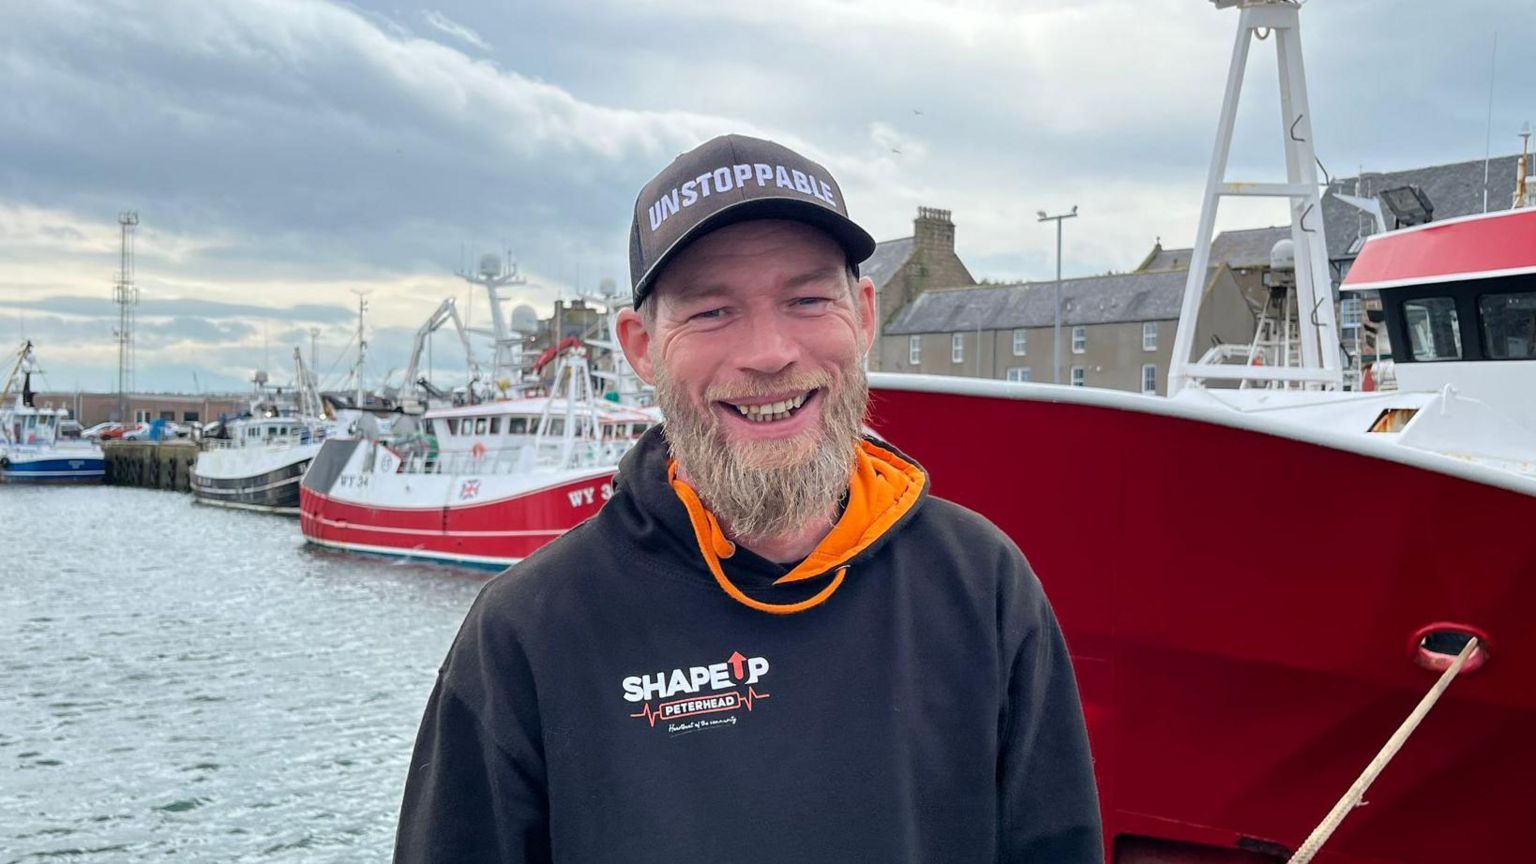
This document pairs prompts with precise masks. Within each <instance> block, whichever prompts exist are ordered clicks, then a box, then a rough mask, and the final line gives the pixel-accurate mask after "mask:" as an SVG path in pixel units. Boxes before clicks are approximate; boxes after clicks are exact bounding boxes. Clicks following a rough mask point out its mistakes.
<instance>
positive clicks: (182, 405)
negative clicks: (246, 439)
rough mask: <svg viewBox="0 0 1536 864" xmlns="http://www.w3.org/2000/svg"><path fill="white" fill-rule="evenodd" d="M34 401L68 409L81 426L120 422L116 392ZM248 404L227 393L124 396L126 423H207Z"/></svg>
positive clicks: (55, 395) (53, 395)
mask: <svg viewBox="0 0 1536 864" xmlns="http://www.w3.org/2000/svg"><path fill="white" fill-rule="evenodd" d="M34 401H35V404H36V405H37V406H38V407H39V408H41V407H44V406H52V407H54V408H67V409H69V412H70V416H71V417H73V418H75V420H77V421H79V423H80V425H82V426H95V425H96V424H97V423H105V422H107V421H108V420H119V421H120V420H121V419H122V418H120V417H118V410H117V405H118V402H117V394H116V393H39V394H37V396H36V397H35V400H34ZM250 403H251V400H250V397H249V396H238V395H230V394H220V395H196V394H185V393H133V394H131V395H129V397H128V414H127V415H126V416H127V418H128V419H127V421H126V422H128V423H136V422H148V421H151V420H172V421H175V422H177V423H209V422H211V421H214V420H217V419H219V416H220V415H221V414H222V415H235V414H239V413H240V412H242V411H245V410H247V409H248V408H250Z"/></svg>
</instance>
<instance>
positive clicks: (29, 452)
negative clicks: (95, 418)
mask: <svg viewBox="0 0 1536 864" xmlns="http://www.w3.org/2000/svg"><path fill="white" fill-rule="evenodd" d="M37 371H38V366H37V358H36V355H35V354H34V352H33V347H32V343H31V342H30V341H27V342H24V343H22V346H21V349H20V350H19V351H17V352H16V359H15V362H14V363H13V364H12V366H11V371H10V373H9V374H8V375H7V376H6V379H5V386H4V387H0V482H4V483H100V482H101V480H102V478H103V477H105V476H106V472H107V467H106V459H105V458H104V456H103V454H102V452H101V448H100V447H98V446H96V444H94V443H92V442H90V441H85V440H83V439H81V438H80V436H79V431H78V430H79V424H76V423H73V421H72V420H71V418H70V416H69V411H68V410H67V409H64V408H54V407H52V406H51V405H43V406H42V407H38V406H37V404H36V399H35V396H36V394H35V393H34V392H33V391H32V375H33V374H34V373H36V372H37ZM18 379H19V381H20V387H19V389H18V388H17V387H16V384H17V381H18ZM13 391H14V393H13Z"/></svg>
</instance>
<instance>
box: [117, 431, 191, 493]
mask: <svg viewBox="0 0 1536 864" xmlns="http://www.w3.org/2000/svg"><path fill="white" fill-rule="evenodd" d="M101 449H102V452H103V453H104V454H105V455H106V460H107V477H106V482H108V483H110V484H112V485H113V486H138V487H141V488H144V489H167V490H170V491H173V492H190V491H191V489H192V465H193V463H195V462H196V461H197V453H198V450H197V445H196V444H195V443H193V442H191V441H107V442H105V443H103V444H102V447H101Z"/></svg>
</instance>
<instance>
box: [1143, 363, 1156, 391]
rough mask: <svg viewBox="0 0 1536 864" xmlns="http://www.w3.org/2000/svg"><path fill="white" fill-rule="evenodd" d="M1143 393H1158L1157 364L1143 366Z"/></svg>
mask: <svg viewBox="0 0 1536 864" xmlns="http://www.w3.org/2000/svg"><path fill="white" fill-rule="evenodd" d="M1141 392H1143V393H1156V392H1157V364H1156V363H1143V364H1142V366H1141Z"/></svg>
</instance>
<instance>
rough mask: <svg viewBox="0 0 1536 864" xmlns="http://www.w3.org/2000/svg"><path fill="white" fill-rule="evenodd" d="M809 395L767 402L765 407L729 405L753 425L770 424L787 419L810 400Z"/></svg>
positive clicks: (802, 394) (804, 394)
mask: <svg viewBox="0 0 1536 864" xmlns="http://www.w3.org/2000/svg"><path fill="white" fill-rule="evenodd" d="M810 395H811V394H810V393H801V394H800V395H799V396H796V397H794V398H793V399H784V400H782V401H779V402H769V403H768V404H766V405H737V404H735V403H727V404H730V406H731V407H732V408H735V409H736V410H737V411H740V412H741V415H742V416H743V417H745V418H747V419H748V420H751V421H752V422H754V423H772V422H774V421H775V420H784V419H787V418H788V417H789V415H790V413H791V412H793V411H794V410H795V409H796V408H799V407H800V406H801V405H804V404H805V400H806V399H808V398H810Z"/></svg>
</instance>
